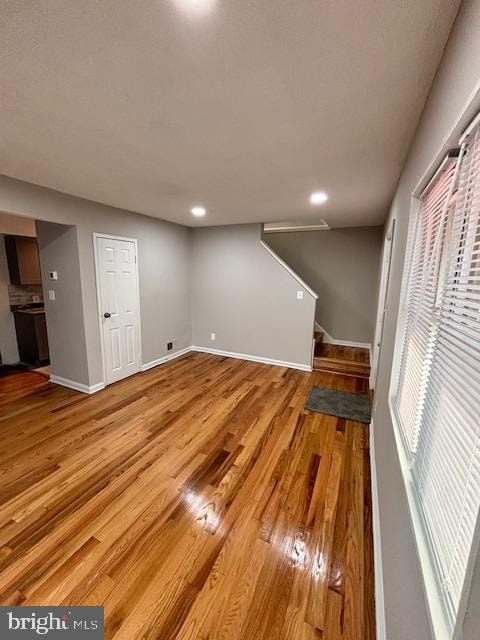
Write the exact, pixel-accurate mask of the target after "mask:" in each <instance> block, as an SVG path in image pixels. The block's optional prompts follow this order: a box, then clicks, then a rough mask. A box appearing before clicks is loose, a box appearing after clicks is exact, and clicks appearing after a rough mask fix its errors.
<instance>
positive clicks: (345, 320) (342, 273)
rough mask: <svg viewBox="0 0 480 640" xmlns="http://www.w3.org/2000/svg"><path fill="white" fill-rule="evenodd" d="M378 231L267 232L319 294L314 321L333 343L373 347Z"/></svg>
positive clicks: (268, 238)
mask: <svg viewBox="0 0 480 640" xmlns="http://www.w3.org/2000/svg"><path fill="white" fill-rule="evenodd" d="M382 238H383V229H382V227H356V228H350V229H332V230H331V231H300V232H296V233H268V234H265V237H264V239H265V241H266V242H267V243H268V244H269V245H270V246H271V247H272V248H273V249H274V251H276V252H277V253H278V255H279V256H280V257H282V258H283V259H284V260H285V262H287V263H288V264H289V265H290V266H291V267H292V268H293V269H294V270H295V271H296V272H297V273H298V274H299V275H300V276H301V277H302V278H303V279H304V280H305V282H306V283H307V284H308V285H310V287H312V289H313V290H314V291H316V292H317V293H318V296H319V297H318V301H317V310H316V320H317V322H318V323H319V324H320V325H321V326H322V327H323V328H324V329H325V330H326V331H327V333H328V334H329V335H330V336H331V337H332V338H335V339H336V340H346V341H351V342H366V343H372V342H373V334H374V331H375V320H376V318H375V306H376V300H377V287H378V269H379V260H380V253H381V249H382Z"/></svg>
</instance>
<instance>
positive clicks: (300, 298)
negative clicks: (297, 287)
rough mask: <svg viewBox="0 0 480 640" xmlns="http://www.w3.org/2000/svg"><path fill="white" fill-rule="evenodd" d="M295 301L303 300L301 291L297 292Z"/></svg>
mask: <svg viewBox="0 0 480 640" xmlns="http://www.w3.org/2000/svg"><path fill="white" fill-rule="evenodd" d="M297 300H303V291H297Z"/></svg>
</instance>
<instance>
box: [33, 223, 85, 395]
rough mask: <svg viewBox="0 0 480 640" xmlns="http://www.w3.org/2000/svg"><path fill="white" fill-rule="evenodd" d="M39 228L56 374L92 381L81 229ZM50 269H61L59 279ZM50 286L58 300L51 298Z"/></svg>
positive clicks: (51, 355) (59, 225) (48, 322)
mask: <svg viewBox="0 0 480 640" xmlns="http://www.w3.org/2000/svg"><path fill="white" fill-rule="evenodd" d="M36 227H37V238H38V249H39V253H40V266H41V270H42V284H43V291H44V304H45V314H46V319H47V333H48V347H49V351H50V360H51V363H52V375H55V376H60V377H61V378H66V379H67V380H75V381H77V382H78V381H83V380H88V360H87V348H86V347H87V344H86V338H85V324H84V321H83V299H82V283H81V278H80V263H79V259H78V240H77V229H76V227H67V226H65V225H63V224H53V223H50V222H37V224H36ZM49 271H57V273H58V280H49V279H48V272H49ZM49 289H50V290H53V291H55V300H49V297H48V291H49Z"/></svg>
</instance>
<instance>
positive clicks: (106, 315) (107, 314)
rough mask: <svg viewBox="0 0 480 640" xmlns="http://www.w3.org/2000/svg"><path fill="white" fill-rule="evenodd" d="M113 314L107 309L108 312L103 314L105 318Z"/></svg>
mask: <svg viewBox="0 0 480 640" xmlns="http://www.w3.org/2000/svg"><path fill="white" fill-rule="evenodd" d="M111 315H112V314H111V313H108V311H106V312H105V313H104V314H103V317H104V318H110V316H111Z"/></svg>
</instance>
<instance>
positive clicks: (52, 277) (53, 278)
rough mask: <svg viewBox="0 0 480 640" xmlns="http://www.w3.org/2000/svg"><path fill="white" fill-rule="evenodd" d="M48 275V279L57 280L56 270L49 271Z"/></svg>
mask: <svg viewBox="0 0 480 640" xmlns="http://www.w3.org/2000/svg"><path fill="white" fill-rule="evenodd" d="M48 277H49V278H50V280H58V273H57V272H56V271H49V272H48Z"/></svg>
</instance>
